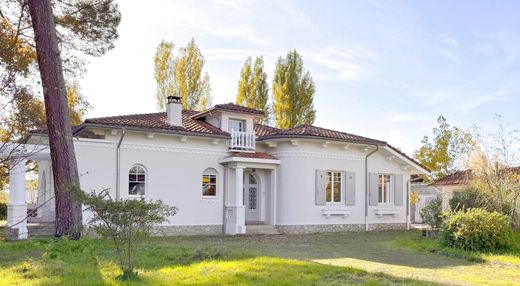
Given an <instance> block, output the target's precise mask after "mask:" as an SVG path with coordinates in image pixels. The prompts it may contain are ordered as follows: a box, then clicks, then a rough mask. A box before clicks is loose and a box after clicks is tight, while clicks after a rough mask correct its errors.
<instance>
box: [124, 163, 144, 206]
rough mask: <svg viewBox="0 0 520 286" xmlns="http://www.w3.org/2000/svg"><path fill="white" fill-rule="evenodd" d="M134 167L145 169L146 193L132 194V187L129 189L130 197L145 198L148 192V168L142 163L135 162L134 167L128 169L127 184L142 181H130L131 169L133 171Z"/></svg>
mask: <svg viewBox="0 0 520 286" xmlns="http://www.w3.org/2000/svg"><path fill="white" fill-rule="evenodd" d="M134 167H137V168H141V169H143V171H144V182H143V183H144V194H142V195H133V194H130V189H128V193H127V194H128V197H130V198H145V197H146V195H147V194H148V170H147V169H146V167H145V166H144V165H142V164H133V165H132V167H130V169H128V177H127V178H128V184H127V186H128V187H130V183H131V182H140V181H130V178H129V177H130V171H132V169H133V168H134Z"/></svg>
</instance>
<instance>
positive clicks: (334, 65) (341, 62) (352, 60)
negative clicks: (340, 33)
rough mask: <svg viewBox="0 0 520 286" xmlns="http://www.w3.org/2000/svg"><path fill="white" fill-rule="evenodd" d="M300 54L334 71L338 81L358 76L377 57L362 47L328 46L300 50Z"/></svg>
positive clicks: (366, 70)
mask: <svg viewBox="0 0 520 286" xmlns="http://www.w3.org/2000/svg"><path fill="white" fill-rule="evenodd" d="M301 54H302V56H303V57H304V59H305V60H310V61H311V62H313V63H314V64H316V65H319V66H322V67H324V68H326V69H329V70H332V71H334V72H335V79H337V80H340V81H348V80H354V79H357V78H359V77H360V76H361V75H362V74H363V73H365V72H368V65H369V64H370V62H372V61H373V60H375V59H376V58H377V56H376V55H375V53H374V52H372V51H371V50H369V49H368V48H364V47H354V48H350V49H340V48H336V47H331V46H329V47H325V48H323V49H320V50H302V52H301ZM324 78H327V77H324ZM328 78H330V77H328Z"/></svg>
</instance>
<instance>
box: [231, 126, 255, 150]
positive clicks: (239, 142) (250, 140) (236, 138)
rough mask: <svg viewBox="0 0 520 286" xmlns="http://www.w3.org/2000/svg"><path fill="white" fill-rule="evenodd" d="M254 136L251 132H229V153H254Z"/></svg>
mask: <svg viewBox="0 0 520 286" xmlns="http://www.w3.org/2000/svg"><path fill="white" fill-rule="evenodd" d="M255 141H256V136H255V133H252V132H239V131H232V132H231V140H230V141H229V150H230V151H255V143H256V142H255Z"/></svg>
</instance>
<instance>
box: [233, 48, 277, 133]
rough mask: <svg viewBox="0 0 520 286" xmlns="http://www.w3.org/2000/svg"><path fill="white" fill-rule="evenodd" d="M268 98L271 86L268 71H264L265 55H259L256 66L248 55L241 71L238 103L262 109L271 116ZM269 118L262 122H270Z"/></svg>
mask: <svg viewBox="0 0 520 286" xmlns="http://www.w3.org/2000/svg"><path fill="white" fill-rule="evenodd" d="M268 100H269V87H268V84H267V73H265V71H264V59H263V57H257V58H256V59H255V63H254V66H252V59H251V57H248V58H247V59H246V61H245V63H244V66H243V67H242V70H241V71H240V80H239V81H238V92H237V98H236V103H237V104H238V105H242V106H247V107H249V108H254V109H257V110H262V111H264V112H265V113H266V114H267V115H268V116H269V113H270V112H269V105H268ZM268 119H269V117H267V118H266V120H264V121H262V123H268Z"/></svg>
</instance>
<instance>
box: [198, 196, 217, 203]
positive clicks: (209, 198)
mask: <svg viewBox="0 0 520 286" xmlns="http://www.w3.org/2000/svg"><path fill="white" fill-rule="evenodd" d="M200 201H201V202H218V201H220V198H219V197H202V198H200Z"/></svg>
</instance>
